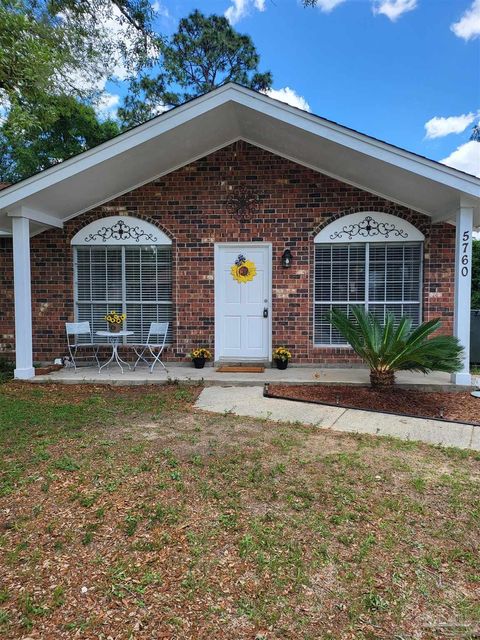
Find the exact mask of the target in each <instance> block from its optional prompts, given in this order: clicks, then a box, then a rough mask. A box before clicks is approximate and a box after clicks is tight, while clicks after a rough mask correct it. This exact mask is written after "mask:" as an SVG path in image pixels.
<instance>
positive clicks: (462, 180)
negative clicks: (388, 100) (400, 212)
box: [234, 87, 480, 198]
mask: <svg viewBox="0 0 480 640" xmlns="http://www.w3.org/2000/svg"><path fill="white" fill-rule="evenodd" d="M242 89H243V88H240V87H239V88H238V93H239V94H240V93H241V94H242V96H241V99H240V100H239V99H238V97H239V96H235V98H234V100H235V101H237V102H239V103H240V104H242V105H243V106H246V107H249V108H251V109H253V110H256V111H261V112H262V113H264V114H265V115H268V116H270V117H272V118H274V119H276V120H281V121H282V122H285V123H287V124H290V125H292V126H294V127H299V128H301V129H303V130H304V131H308V132H309V133H312V134H314V135H317V136H321V137H322V138H326V139H328V140H331V141H332V142H335V143H337V144H340V145H342V146H345V147H348V148H350V149H353V150H355V151H359V152H360V153H363V154H365V155H369V156H371V157H373V158H377V159H378V160H382V161H384V162H388V163H389V164H393V165H395V166H397V167H399V168H401V169H405V170H407V171H410V172H412V173H416V174H418V175H421V176H423V177H425V178H428V179H430V180H434V181H435V182H440V183H442V184H444V185H447V186H450V187H452V188H454V189H458V190H459V191H462V192H464V193H465V194H468V195H471V196H473V197H476V198H479V197H480V179H479V178H476V177H475V176H470V175H469V174H468V173H462V172H459V171H457V170H456V169H453V168H451V167H448V166H447V165H442V164H441V163H437V162H435V161H433V160H429V159H428V158H423V157H422V156H417V155H415V154H413V153H411V152H409V151H404V150H403V149H400V148H398V147H394V146H392V145H389V144H388V143H386V142H382V141H380V140H376V139H375V138H370V137H369V136H366V135H365V134H362V133H358V132H356V131H353V130H352V129H347V128H345V127H342V126H341V125H338V124H335V123H334V122H331V121H329V120H324V119H323V118H321V117H319V116H315V115H312V114H310V113H307V112H304V111H302V110H301V109H297V108H295V107H291V106H290V105H287V104H283V103H281V104H280V103H279V102H278V100H274V99H273V98H270V97H268V96H264V95H262V94H258V93H253V92H250V91H248V93H246V91H247V90H244V89H243V90H242ZM260 104H261V106H260Z"/></svg>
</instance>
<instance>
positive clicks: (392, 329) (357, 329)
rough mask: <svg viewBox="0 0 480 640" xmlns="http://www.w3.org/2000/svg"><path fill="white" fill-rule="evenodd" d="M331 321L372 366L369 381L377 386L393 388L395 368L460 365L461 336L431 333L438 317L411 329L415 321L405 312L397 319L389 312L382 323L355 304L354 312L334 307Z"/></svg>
mask: <svg viewBox="0 0 480 640" xmlns="http://www.w3.org/2000/svg"><path fill="white" fill-rule="evenodd" d="M330 322H331V323H332V325H333V326H334V327H335V329H337V331H339V332H340V334H341V335H342V336H343V337H344V338H345V339H346V340H347V342H348V343H349V344H350V346H351V347H352V349H353V350H354V351H355V353H356V354H357V355H358V356H360V358H361V359H362V360H363V361H364V362H365V364H366V365H367V366H368V367H370V382H371V385H372V387H373V388H375V389H391V388H392V387H393V384H394V382H395V371H421V372H423V373H428V372H430V371H447V372H450V373H451V372H454V371H459V370H460V368H461V364H462V363H461V360H460V357H461V354H462V351H463V349H462V346H461V344H460V343H459V341H458V339H457V338H455V337H454V336H444V335H437V336H434V337H431V335H432V333H434V332H435V331H436V330H437V329H438V328H439V327H440V325H441V322H440V320H439V319H438V318H437V319H436V320H429V321H428V322H424V323H423V324H421V325H420V326H419V327H417V328H416V329H412V321H411V320H410V318H408V317H406V316H404V317H402V318H400V320H398V322H397V321H396V320H395V317H394V315H393V314H391V313H389V314H387V318H386V320H385V324H383V325H382V324H380V322H379V321H378V320H377V318H375V316H374V315H373V314H371V313H367V312H366V311H365V309H364V308H363V307H353V308H352V309H351V316H349V315H347V314H346V313H344V312H343V311H340V310H339V309H333V310H332V312H331V314H330Z"/></svg>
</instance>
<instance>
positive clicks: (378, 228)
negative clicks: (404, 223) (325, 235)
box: [330, 216, 408, 240]
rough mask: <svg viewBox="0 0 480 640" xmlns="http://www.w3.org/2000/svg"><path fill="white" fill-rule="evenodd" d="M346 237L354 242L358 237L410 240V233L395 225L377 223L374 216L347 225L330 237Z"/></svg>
mask: <svg viewBox="0 0 480 640" xmlns="http://www.w3.org/2000/svg"><path fill="white" fill-rule="evenodd" d="M344 236H346V237H347V238H348V240H352V239H353V238H355V237H357V236H359V237H360V238H371V237H374V236H383V237H385V238H389V237H390V236H393V237H395V238H408V233H406V231H404V230H403V229H399V228H397V227H396V226H395V224H393V223H389V222H377V221H376V220H375V219H374V218H372V216H365V218H364V219H363V220H362V221H361V222H358V223H356V224H348V225H345V226H343V227H342V228H341V229H340V230H339V231H335V233H332V234H331V235H330V239H331V240H336V239H338V238H343V237H344Z"/></svg>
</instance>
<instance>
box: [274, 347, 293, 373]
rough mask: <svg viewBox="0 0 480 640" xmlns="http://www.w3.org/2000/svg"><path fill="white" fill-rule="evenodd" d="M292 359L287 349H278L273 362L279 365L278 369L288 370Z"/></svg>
mask: <svg viewBox="0 0 480 640" xmlns="http://www.w3.org/2000/svg"><path fill="white" fill-rule="evenodd" d="M291 357H292V354H291V353H290V351H289V350H288V349H287V348H285V347H277V348H276V349H275V351H274V352H273V360H274V362H275V364H276V365H277V369H286V368H287V367H288V363H289V361H290V359H291Z"/></svg>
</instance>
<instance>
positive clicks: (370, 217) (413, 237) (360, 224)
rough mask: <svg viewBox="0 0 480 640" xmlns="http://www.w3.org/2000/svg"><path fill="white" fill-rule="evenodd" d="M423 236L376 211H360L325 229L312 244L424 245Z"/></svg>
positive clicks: (414, 228) (401, 222) (405, 222)
mask: <svg viewBox="0 0 480 640" xmlns="http://www.w3.org/2000/svg"><path fill="white" fill-rule="evenodd" d="M424 240H425V236H424V235H423V233H422V232H421V231H420V230H419V229H417V227H414V226H413V224H411V223H410V222H407V220H403V219H402V218H398V217H397V216H393V215H391V214H390V213H383V212H379V211H361V212H357V213H351V214H349V215H347V216H342V217H341V218H338V219H337V220H334V221H333V222H331V223H330V224H328V225H327V226H326V227H324V228H323V229H322V230H321V231H319V233H317V235H316V236H315V238H314V242H315V243H329V244H330V243H334V244H335V243H345V242H423V241H424Z"/></svg>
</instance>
